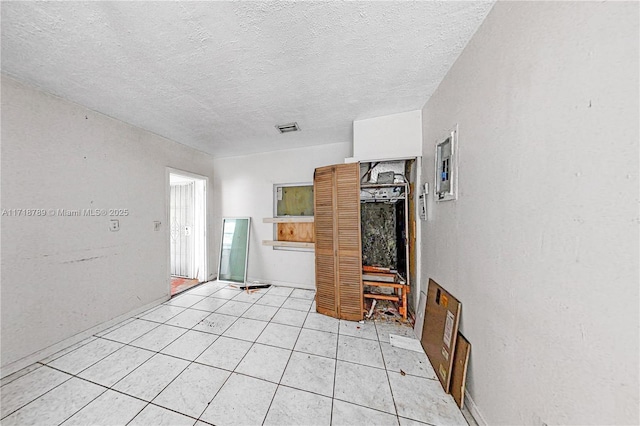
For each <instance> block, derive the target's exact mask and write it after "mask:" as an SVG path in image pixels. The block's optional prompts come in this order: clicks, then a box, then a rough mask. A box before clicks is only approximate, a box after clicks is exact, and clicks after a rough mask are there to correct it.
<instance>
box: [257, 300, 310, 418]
mask: <svg viewBox="0 0 640 426" xmlns="http://www.w3.org/2000/svg"><path fill="white" fill-rule="evenodd" d="M291 293H293V291H292V292H291ZM291 293H289V294H291ZM287 298H289V296H287ZM285 302H286V299H285ZM283 304H284V303H283ZM280 309H286V308H279V309H278V311H280ZM310 309H311V306H309V310H310ZM277 314H278V312H276V314H275V315H274V317H275V316H276V315H277ZM308 316H309V311H307V313H306V314H305V316H304V321H302V326H304V323H305V321H307V317H308ZM272 319H273V318H272ZM269 324H271V321H269ZM274 324H277V323H274ZM302 326H300V331H298V336H297V337H296V341H295V342H294V343H293V347H294V348H295V347H296V344H297V343H298V339H299V338H300V334H301V333H302ZM265 328H266V327H265ZM292 356H293V349H291V351H290V353H289V358H288V359H287V363H286V364H285V366H284V369H283V370H282V374H281V375H280V379H278V383H277V384H276V390H275V392H274V393H273V396H272V397H271V401H270V402H269V407H268V408H267V411H266V412H265V413H264V418H263V419H262V423H261V424H262V425H263V426H264V422H266V421H267V416H268V415H269V411H271V406H272V405H273V401H274V400H275V399H276V395H277V393H278V389H280V383H281V382H282V378H283V377H284V373H285V372H286V371H287V367H288V366H289V361H291V357H292ZM283 386H284V385H283Z"/></svg>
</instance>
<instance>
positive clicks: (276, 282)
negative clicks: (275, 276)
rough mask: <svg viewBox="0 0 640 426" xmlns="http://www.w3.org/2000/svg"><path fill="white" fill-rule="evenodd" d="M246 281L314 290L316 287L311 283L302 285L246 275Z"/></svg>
mask: <svg viewBox="0 0 640 426" xmlns="http://www.w3.org/2000/svg"><path fill="white" fill-rule="evenodd" d="M247 283H251V284H254V283H260V284H271V285H276V286H280V287H292V288H301V289H304V290H315V289H316V287H315V285H313V284H310V285H304V284H299V283H290V282H287V281H274V280H263V279H260V278H254V277H247Z"/></svg>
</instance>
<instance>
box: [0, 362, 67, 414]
mask: <svg viewBox="0 0 640 426" xmlns="http://www.w3.org/2000/svg"><path fill="white" fill-rule="evenodd" d="M49 368H52V367H49ZM54 370H57V369H54ZM57 371H60V370H57ZM60 372H61V373H64V371H60ZM64 374H67V375H68V376H70V377H68V378H67V379H65V380H63V381H62V382H60V383H58V384H57V385H55V386H54V387H52V388H51V389H49V390H47V391H45V392H43V393H41V394H39V395H38V396H36V397H35V398H33V399H30V400H29V401H28V402H27V403H25V404H23V405H21V406H20V407H18V408H16V409H15V410H13V411H11V412H10V413H7V414H6V415H5V416H3V417H2V418H0V421H2V420H4V419H6V418H7V417H9V416H11V415H12V414H14V413H16V412H17V411H20V410H22V409H23V408H24V407H26V406H27V405H29V404H31V403H32V402H34V401H36V400H37V399H40V398H42V397H43V396H45V395H46V394H48V393H49V392H51V391H52V390H54V389H56V388H58V387H60V386H62V385H63V384H65V383H66V382H68V381H69V380H71V379H73V377H74V376H72V375H70V374H69V373H64Z"/></svg>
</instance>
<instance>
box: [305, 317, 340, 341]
mask: <svg viewBox="0 0 640 426" xmlns="http://www.w3.org/2000/svg"><path fill="white" fill-rule="evenodd" d="M307 316H308V315H307ZM302 328H306V329H307V330H314V331H322V332H324V333H331V334H338V332H337V331H336V332H333V331H327V330H320V329H318V328H310V327H305V326H304V324H303V325H302ZM338 336H339V334H338Z"/></svg>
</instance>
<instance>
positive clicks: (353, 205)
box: [314, 163, 363, 321]
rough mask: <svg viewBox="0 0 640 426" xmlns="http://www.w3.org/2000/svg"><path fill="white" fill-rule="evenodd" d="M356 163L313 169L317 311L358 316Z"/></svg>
mask: <svg viewBox="0 0 640 426" xmlns="http://www.w3.org/2000/svg"><path fill="white" fill-rule="evenodd" d="M359 171H360V169H359V166H358V164H357V163H353V164H339V165H335V166H327V167H321V168H318V169H316V171H315V175H314V203H315V204H314V208H315V211H314V216H315V238H316V245H315V254H316V289H317V293H316V294H317V298H316V306H317V311H318V312H320V313H322V314H325V315H330V316H332V317H335V318H342V319H347V320H353V321H357V320H361V319H362V306H363V305H362V297H363V296H362V248H361V240H360V179H359V177H360V175H359Z"/></svg>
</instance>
